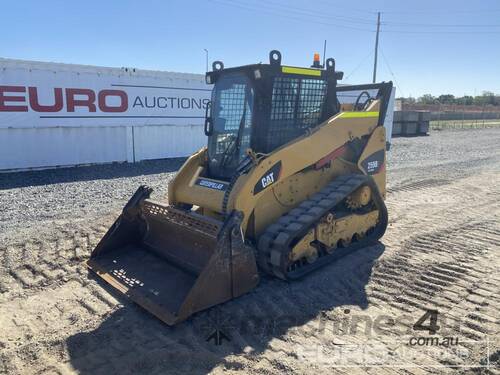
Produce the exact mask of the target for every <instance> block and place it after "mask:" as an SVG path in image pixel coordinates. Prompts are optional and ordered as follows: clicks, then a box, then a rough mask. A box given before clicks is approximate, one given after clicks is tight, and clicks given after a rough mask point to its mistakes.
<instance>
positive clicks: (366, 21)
mask: <svg viewBox="0 0 500 375" xmlns="http://www.w3.org/2000/svg"><path fill="white" fill-rule="evenodd" d="M233 2H234V1H233ZM253 4H255V1H253V2H251V5H253ZM260 4H261V5H259V6H258V7H259V8H260V7H262V6H264V7H268V8H269V7H273V8H272V9H273V10H276V11H279V12H283V11H287V12H294V13H297V14H299V15H306V16H312V17H318V18H324V19H337V20H340V21H345V22H352V23H359V24H364V25H373V21H372V20H371V19H367V18H359V17H350V16H339V15H333V14H330V13H325V12H315V11H312V10H310V9H306V8H300V7H295V6H291V5H290V4H288V3H287V4H283V3H280V2H275V1H269V0H267V1H260ZM247 5H249V4H248V3H247Z"/></svg>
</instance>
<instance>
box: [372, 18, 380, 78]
mask: <svg viewBox="0 0 500 375" xmlns="http://www.w3.org/2000/svg"><path fill="white" fill-rule="evenodd" d="M379 33H380V12H378V13H377V36H376V37H375V61H374V62H373V83H375V81H376V80H377V57H378V34H379Z"/></svg>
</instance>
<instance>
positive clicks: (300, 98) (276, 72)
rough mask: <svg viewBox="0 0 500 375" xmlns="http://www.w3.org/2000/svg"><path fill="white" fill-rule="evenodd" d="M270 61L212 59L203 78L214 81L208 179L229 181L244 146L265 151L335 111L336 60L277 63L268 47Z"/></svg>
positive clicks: (208, 131) (209, 113)
mask: <svg viewBox="0 0 500 375" xmlns="http://www.w3.org/2000/svg"><path fill="white" fill-rule="evenodd" d="M269 56H270V62H269V64H254V65H246V66H242V67H237V68H229V69H224V65H223V64H222V62H220V61H216V62H214V63H213V65H212V68H213V70H212V71H211V72H207V74H206V81H207V83H209V84H214V88H213V91H212V98H211V102H210V106H209V107H207V113H206V119H205V134H206V135H207V136H208V171H207V172H208V173H207V174H208V175H207V177H210V178H215V179H220V180H226V181H227V180H229V179H230V178H231V177H232V176H233V175H234V173H235V171H236V169H237V168H238V165H240V163H241V162H242V161H243V160H244V159H245V158H246V156H247V150H248V149H252V151H253V152H255V153H269V152H272V151H273V150H275V149H276V148H278V147H280V146H282V145H284V144H286V143H288V142H289V141H291V140H293V139H295V138H297V137H299V136H301V135H302V134H304V133H305V132H306V131H307V130H308V129H311V128H314V127H315V126H317V125H319V124H321V123H322V122H324V121H325V120H326V119H328V118H330V117H332V116H333V115H335V114H336V113H338V112H339V103H338V100H337V97H336V86H337V80H338V79H342V76H343V73H342V72H336V71H335V61H334V60H333V59H328V60H327V61H326V68H325V69H323V67H322V66H321V65H319V56H318V57H317V59H318V60H317V61H316V56H315V63H314V65H313V68H296V67H290V66H282V65H281V54H280V52H278V51H271V53H270V55H269Z"/></svg>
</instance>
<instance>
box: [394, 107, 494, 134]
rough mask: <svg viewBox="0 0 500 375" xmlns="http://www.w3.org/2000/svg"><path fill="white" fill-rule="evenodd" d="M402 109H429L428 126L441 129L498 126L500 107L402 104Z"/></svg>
mask: <svg viewBox="0 0 500 375" xmlns="http://www.w3.org/2000/svg"><path fill="white" fill-rule="evenodd" d="M402 109H403V110H404V111H413V110H419V111H421V110H424V111H430V113H431V119H430V120H431V121H430V128H431V129H433V130H442V129H484V128H493V127H497V126H500V108H499V107H497V106H491V105H482V106H479V105H457V104H441V103H435V104H429V105H422V104H406V103H405V104H404V105H402Z"/></svg>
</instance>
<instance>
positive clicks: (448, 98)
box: [438, 94, 455, 104]
mask: <svg viewBox="0 0 500 375" xmlns="http://www.w3.org/2000/svg"><path fill="white" fill-rule="evenodd" d="M438 101H439V103H441V104H454V103H455V96H454V95H451V94H444V95H439V96H438Z"/></svg>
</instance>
